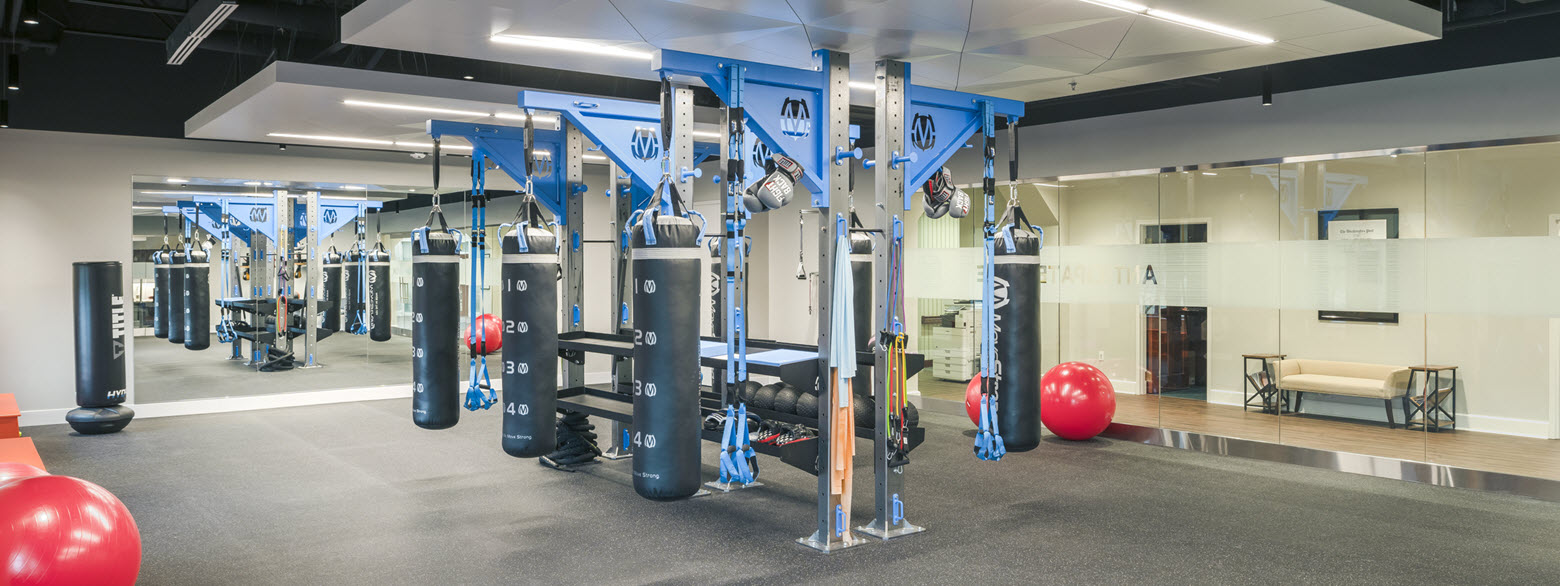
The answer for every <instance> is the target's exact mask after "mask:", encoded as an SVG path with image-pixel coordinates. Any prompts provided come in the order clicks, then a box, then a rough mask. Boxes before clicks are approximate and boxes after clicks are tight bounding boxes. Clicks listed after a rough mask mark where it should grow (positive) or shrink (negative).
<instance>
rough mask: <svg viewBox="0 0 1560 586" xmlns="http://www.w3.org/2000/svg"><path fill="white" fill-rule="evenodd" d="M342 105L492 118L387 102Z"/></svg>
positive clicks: (358, 101)
mask: <svg viewBox="0 0 1560 586" xmlns="http://www.w3.org/2000/svg"><path fill="white" fill-rule="evenodd" d="M341 103H343V104H346V105H348V106H358V107H360V108H380V109H384V110H405V111H407V112H426V113H429V114H446V115H449V116H470V117H479V116H492V114H489V113H487V112H477V111H475V110H456V109H454V108H434V107H431V106H413V105H411V104H390V103H386V102H370V101H367V100H342V101H341Z"/></svg>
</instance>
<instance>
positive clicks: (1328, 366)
mask: <svg viewBox="0 0 1560 586" xmlns="http://www.w3.org/2000/svg"><path fill="white" fill-rule="evenodd" d="M1408 373H1409V371H1408V368H1407V367H1403V366H1389V365H1385V364H1365V363H1360V362H1335V361H1331V360H1307V359H1290V360H1280V361H1279V363H1278V388H1279V390H1282V391H1291V392H1293V393H1295V409H1297V410H1298V409H1299V404H1300V397H1301V393H1324V394H1328V395H1343V396H1347V397H1366V398H1371V399H1381V400H1382V402H1383V403H1385V404H1386V406H1387V425H1389V426H1392V427H1397V422H1396V421H1394V419H1393V416H1392V400H1393V399H1396V398H1398V397H1402V396H1403V395H1404V394H1406V393H1407V392H1408Z"/></svg>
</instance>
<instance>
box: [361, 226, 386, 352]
mask: <svg viewBox="0 0 1560 586" xmlns="http://www.w3.org/2000/svg"><path fill="white" fill-rule="evenodd" d="M365 305H366V306H367V307H368V339H370V340H373V341H375V342H388V341H389V340H390V251H388V250H385V247H384V245H383V244H380V245H379V246H376V247H375V248H374V250H373V251H371V252H369V253H368V299H367V300H365Z"/></svg>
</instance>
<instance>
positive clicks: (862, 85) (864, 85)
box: [850, 81, 877, 91]
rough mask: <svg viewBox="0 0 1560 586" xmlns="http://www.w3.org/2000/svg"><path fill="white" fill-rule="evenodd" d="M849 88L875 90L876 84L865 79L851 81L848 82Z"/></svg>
mask: <svg viewBox="0 0 1560 586" xmlns="http://www.w3.org/2000/svg"><path fill="white" fill-rule="evenodd" d="M850 89H853V90H864V91H876V90H877V84H875V83H872V82H867V81H853V82H850Z"/></svg>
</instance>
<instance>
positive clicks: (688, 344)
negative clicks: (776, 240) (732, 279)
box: [630, 211, 701, 500]
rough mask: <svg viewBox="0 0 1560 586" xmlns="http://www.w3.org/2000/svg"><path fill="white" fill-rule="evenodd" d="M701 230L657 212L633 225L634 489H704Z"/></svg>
mask: <svg viewBox="0 0 1560 586" xmlns="http://www.w3.org/2000/svg"><path fill="white" fill-rule="evenodd" d="M698 241H699V228H698V226H695V225H694V223H693V222H692V221H690V220H689V219H687V218H681V217H677V216H667V215H661V214H660V213H659V212H655V211H652V212H649V213H646V214H645V215H644V216H642V217H641V220H640V222H639V223H637V224H635V225H634V226H633V251H632V258H633V263H634V270H633V274H634V434H633V437H632V438H631V439H630V441H632V442H633V445H634V447H633V450H634V492H637V493H639V496H642V497H645V498H648V499H653V500H670V499H679V498H686V497H690V496H693V495H694V494H695V493H697V492H698V491H699V429H700V427H699V296H698V294H697V293H698V290H699V272H700V271H699V257H700V253H701V251H700V250H699V248H698Z"/></svg>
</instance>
